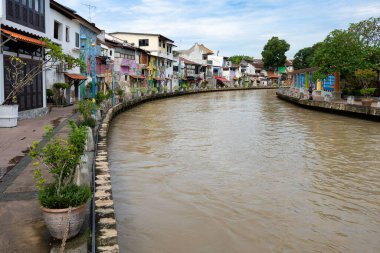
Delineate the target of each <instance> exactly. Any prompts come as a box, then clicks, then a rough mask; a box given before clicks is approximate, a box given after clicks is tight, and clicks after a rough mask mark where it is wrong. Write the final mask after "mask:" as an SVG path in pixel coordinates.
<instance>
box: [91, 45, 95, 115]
mask: <svg viewBox="0 0 380 253" xmlns="http://www.w3.org/2000/svg"><path fill="white" fill-rule="evenodd" d="M95 78H96V76H95V43H94V42H93V43H92V44H91V79H92V80H91V81H92V86H91V88H92V102H93V104H94V109H93V114H94V118H95V119H96V107H95Z"/></svg>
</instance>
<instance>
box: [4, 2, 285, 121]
mask: <svg viewBox="0 0 380 253" xmlns="http://www.w3.org/2000/svg"><path fill="white" fill-rule="evenodd" d="M0 22H1V41H0V43H1V52H0V80H1V85H0V103H1V102H2V101H4V98H5V97H6V96H7V94H8V93H9V92H10V89H11V83H10V81H9V80H8V79H7V77H6V70H7V68H8V67H9V64H10V63H9V59H10V57H11V56H18V57H20V58H21V59H23V60H24V62H25V63H26V69H30V68H32V67H33V66H35V65H36V63H38V62H39V61H40V60H41V56H42V44H41V41H40V40H39V39H41V38H48V39H50V40H51V41H52V42H54V43H56V44H58V45H60V46H61V47H62V49H63V51H64V52H65V53H67V54H70V55H71V56H73V57H75V58H80V59H81V60H82V61H83V62H84V63H85V64H84V67H81V68H80V67H76V68H71V67H70V66H68V65H67V64H64V63H60V64H57V65H56V66H55V68H52V69H49V70H46V71H44V72H43V73H41V74H40V75H39V76H37V77H36V78H35V80H34V82H33V84H32V85H30V86H28V87H26V88H25V90H24V91H23V93H22V94H21V95H20V96H19V97H18V99H17V100H18V104H19V111H20V112H21V113H19V116H20V117H21V118H22V117H30V116H36V115H43V114H44V113H46V112H47V100H46V90H47V89H52V88H53V85H54V83H68V84H70V85H71V88H70V89H66V94H65V97H66V100H67V103H72V102H74V101H75V100H78V99H79V100H80V99H83V98H86V97H89V96H91V89H89V86H91V85H89V84H91V83H92V80H93V78H95V83H96V89H97V91H107V90H111V89H115V88H117V87H120V88H122V89H124V90H125V91H126V92H128V91H129V90H130V89H131V88H132V87H133V88H138V87H147V88H148V89H149V88H153V87H156V88H157V89H158V90H160V89H162V88H163V87H164V86H166V87H167V89H168V90H173V89H175V87H176V86H177V87H178V86H179V87H181V85H183V84H186V85H187V86H189V85H190V86H200V85H208V86H214V87H215V86H218V85H220V86H241V85H260V84H261V85H268V84H270V83H271V81H270V80H276V79H278V75H277V74H275V73H270V72H267V71H265V70H264V68H263V62H262V61H261V60H252V61H242V62H241V63H239V64H232V63H231V62H229V61H228V58H227V57H223V56H219V55H218V53H216V54H215V53H214V51H212V50H210V49H209V48H207V47H206V46H204V45H203V44H198V43H195V44H194V46H192V47H191V48H189V49H188V50H178V49H177V46H176V45H175V43H174V41H173V40H172V39H170V38H167V37H165V36H163V35H161V34H147V33H130V32H114V33H109V34H108V33H106V32H105V31H103V30H101V29H100V28H98V27H97V26H96V25H95V24H94V23H91V22H89V21H88V20H86V19H85V18H83V17H81V16H80V15H78V14H77V13H76V11H75V10H72V9H70V8H68V7H66V6H64V5H62V4H60V3H58V2H56V1H54V0H2V1H1V7H0ZM22 112H24V115H23V113H22Z"/></svg>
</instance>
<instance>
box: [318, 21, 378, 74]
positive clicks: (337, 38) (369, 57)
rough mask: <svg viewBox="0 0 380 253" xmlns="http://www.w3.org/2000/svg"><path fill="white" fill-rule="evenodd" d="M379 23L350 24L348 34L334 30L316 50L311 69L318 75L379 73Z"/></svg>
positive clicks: (344, 31)
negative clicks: (376, 71)
mask: <svg viewBox="0 0 380 253" xmlns="http://www.w3.org/2000/svg"><path fill="white" fill-rule="evenodd" d="M379 30H380V28H379V19H374V18H370V19H368V20H365V21H361V22H359V23H357V24H351V26H350V28H349V29H347V30H334V31H332V32H331V33H330V34H329V35H328V36H327V37H326V38H325V40H324V41H323V42H322V43H321V44H320V46H319V47H318V48H317V49H316V51H315V53H314V58H313V63H312V64H313V66H316V67H319V70H318V72H319V73H320V74H321V75H324V76H325V75H328V74H331V73H334V72H340V73H341V74H343V75H350V74H353V73H354V72H355V71H356V70H357V69H378V68H379V65H378V63H379V62H380V47H379V46H378V45H379V41H378V38H379V34H380V33H379Z"/></svg>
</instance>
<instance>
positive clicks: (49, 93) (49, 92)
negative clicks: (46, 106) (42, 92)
mask: <svg viewBox="0 0 380 253" xmlns="http://www.w3.org/2000/svg"><path fill="white" fill-rule="evenodd" d="M46 96H47V97H52V96H54V92H53V91H52V90H51V89H46Z"/></svg>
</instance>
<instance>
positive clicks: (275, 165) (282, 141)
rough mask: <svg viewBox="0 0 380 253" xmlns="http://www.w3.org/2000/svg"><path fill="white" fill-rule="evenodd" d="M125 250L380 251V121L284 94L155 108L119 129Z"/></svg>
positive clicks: (243, 94)
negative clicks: (315, 107)
mask: <svg viewBox="0 0 380 253" xmlns="http://www.w3.org/2000/svg"><path fill="white" fill-rule="evenodd" d="M109 161H110V168H111V176H112V184H113V196H114V200H115V209H116V218H117V228H118V232H119V243H120V247H121V252H128V253H233V252H236V253H252V252H259V253H261V252H341V253H350V252H352V253H354V252H355V253H357V252H361V253H364V252H368V253H378V252H380V124H379V123H377V122H371V121H365V120H360V119H354V118H349V117H345V116H337V115H333V114H327V113H321V112H315V111H311V110H306V109H303V108H300V107H297V106H295V105H292V104H289V103H286V102H284V101H281V100H279V99H277V98H276V97H275V93H274V91H273V90H254V91H231V92H217V93H207V94H197V95H191V96H183V97H177V98H171V99H166V100H160V101H155V102H151V103H147V104H144V105H142V106H139V107H136V108H134V109H132V110H130V111H128V112H125V113H123V114H121V115H119V116H118V117H116V118H115V120H114V121H113V122H112V126H111V129H110V133H109Z"/></svg>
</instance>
